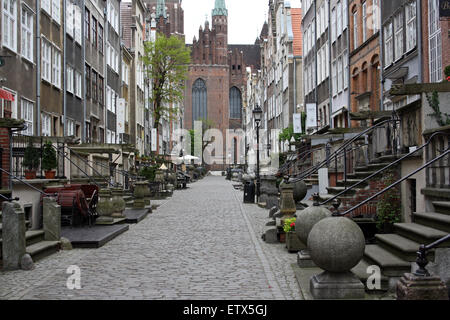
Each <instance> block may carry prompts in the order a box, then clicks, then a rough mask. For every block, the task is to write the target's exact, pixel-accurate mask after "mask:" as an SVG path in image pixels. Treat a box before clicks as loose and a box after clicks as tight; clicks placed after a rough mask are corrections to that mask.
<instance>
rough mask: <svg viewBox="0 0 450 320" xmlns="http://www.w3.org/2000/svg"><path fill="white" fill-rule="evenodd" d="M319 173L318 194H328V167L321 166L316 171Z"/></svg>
mask: <svg viewBox="0 0 450 320" xmlns="http://www.w3.org/2000/svg"><path fill="white" fill-rule="evenodd" d="M318 174H319V194H328V188H329V187H330V182H329V178H328V168H322V169H319V171H318Z"/></svg>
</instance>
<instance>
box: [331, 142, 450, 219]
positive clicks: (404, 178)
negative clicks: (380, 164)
mask: <svg viewBox="0 0 450 320" xmlns="http://www.w3.org/2000/svg"><path fill="white" fill-rule="evenodd" d="M449 153H450V147H449V148H447V149H446V150H445V151H443V152H442V154H441V155H439V156H437V157H435V158H433V159H432V160H430V161H428V162H427V163H425V164H424V165H422V166H420V167H419V168H417V169H416V170H414V171H413V172H411V173H409V174H407V175H406V176H404V177H403V178H401V179H399V180H397V181H396V182H394V183H392V184H391V185H390V186H387V187H386V188H384V189H383V190H381V191H378V192H377V193H376V194H374V195H372V196H370V197H369V198H367V199H365V200H364V201H362V202H361V203H359V204H357V205H356V206H353V207H352V208H350V209H348V210H346V211H345V212H344V213H339V210H338V208H339V205H340V203H336V202H335V203H333V206H334V207H335V209H336V211H335V212H334V213H333V216H345V215H347V214H349V213H351V212H353V211H355V210H356V209H358V208H359V207H361V206H363V205H365V204H366V203H368V202H370V201H372V200H373V199H375V198H377V197H379V196H380V195H382V194H383V193H385V192H386V191H389V190H390V189H392V188H394V187H396V186H397V185H399V184H400V183H402V182H403V181H405V180H406V179H408V178H410V177H411V176H413V175H415V174H416V173H418V172H420V171H422V170H423V169H425V168H427V167H428V166H430V165H432V164H433V163H435V162H436V161H438V160H441V159H442V158H444V157H445V156H447V154H449Z"/></svg>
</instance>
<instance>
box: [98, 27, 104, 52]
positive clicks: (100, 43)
mask: <svg viewBox="0 0 450 320" xmlns="http://www.w3.org/2000/svg"><path fill="white" fill-rule="evenodd" d="M98 51H99V52H100V53H103V27H102V26H101V24H100V23H99V24H98Z"/></svg>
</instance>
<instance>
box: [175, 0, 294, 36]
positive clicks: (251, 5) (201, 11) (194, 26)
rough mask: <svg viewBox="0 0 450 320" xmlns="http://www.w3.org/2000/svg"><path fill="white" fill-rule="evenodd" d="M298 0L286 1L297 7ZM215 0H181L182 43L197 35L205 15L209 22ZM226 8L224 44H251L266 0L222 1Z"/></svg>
mask: <svg viewBox="0 0 450 320" xmlns="http://www.w3.org/2000/svg"><path fill="white" fill-rule="evenodd" d="M300 2H301V0H290V3H291V6H292V7H297V8H299V7H300ZM214 3H215V0H183V3H182V6H183V9H184V33H185V34H186V43H192V39H193V38H194V36H196V37H197V38H198V29H199V27H200V25H201V26H202V27H203V26H204V25H205V20H206V15H208V21H209V23H210V25H211V10H212V9H213V8H214ZM225 5H226V7H227V9H228V43H229V44H253V43H255V40H256V38H257V37H258V36H259V34H260V32H261V28H262V26H263V24H264V21H265V20H266V17H267V13H268V10H269V0H225Z"/></svg>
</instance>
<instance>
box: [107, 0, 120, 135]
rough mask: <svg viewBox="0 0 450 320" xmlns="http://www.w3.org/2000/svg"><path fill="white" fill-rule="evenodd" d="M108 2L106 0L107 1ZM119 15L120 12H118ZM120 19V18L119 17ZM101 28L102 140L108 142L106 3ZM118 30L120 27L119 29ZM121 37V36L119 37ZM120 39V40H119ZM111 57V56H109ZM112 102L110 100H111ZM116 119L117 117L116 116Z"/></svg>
mask: <svg viewBox="0 0 450 320" xmlns="http://www.w3.org/2000/svg"><path fill="white" fill-rule="evenodd" d="M107 3H108V2H107ZM119 12H120V9H119ZM119 16H120V14H119ZM119 20H120V18H119ZM103 30H104V33H105V34H104V37H103V38H104V39H103V41H104V42H105V43H104V46H103V57H104V63H103V95H104V98H103V122H104V123H103V125H104V126H105V129H104V130H103V141H104V142H105V143H108V141H106V137H107V130H108V107H107V106H106V101H107V100H108V97H107V96H106V93H107V90H106V87H107V86H108V61H106V56H107V53H106V50H107V48H108V46H109V44H108V43H109V42H108V37H109V32H108V31H109V22H108V5H106V7H105V8H104V9H103ZM119 30H120V29H119ZM119 38H120V39H121V37H119ZM119 41H120V40H119ZM109 57H110V59H111V56H109ZM111 102H112V101H111ZM116 105H117V99H116ZM116 120H117V118H116ZM116 133H117V126H116Z"/></svg>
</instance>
